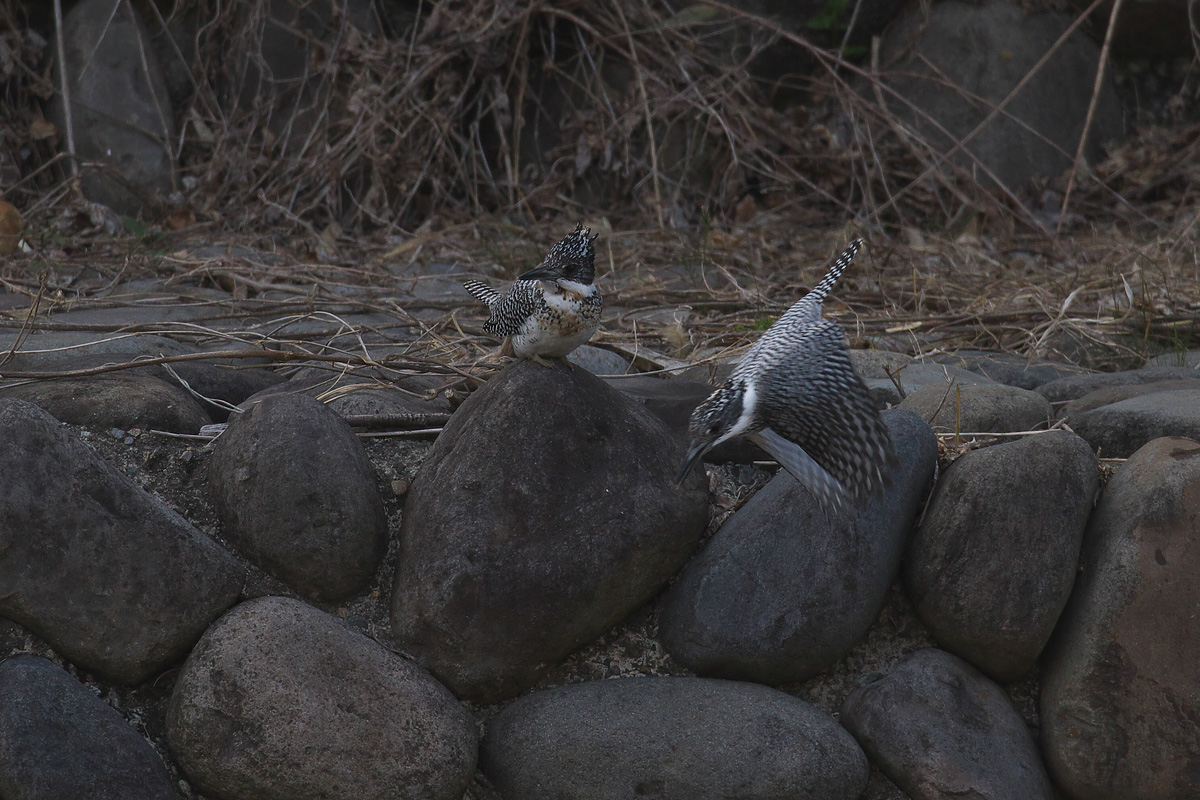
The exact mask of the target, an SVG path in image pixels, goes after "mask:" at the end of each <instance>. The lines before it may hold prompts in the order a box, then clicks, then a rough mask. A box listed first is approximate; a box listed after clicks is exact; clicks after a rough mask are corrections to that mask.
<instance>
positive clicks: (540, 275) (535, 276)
mask: <svg viewBox="0 0 1200 800" xmlns="http://www.w3.org/2000/svg"><path fill="white" fill-rule="evenodd" d="M559 277H562V276H561V275H559V273H558V271H557V270H555V269H552V268H551V267H547V266H546V265H545V264H543V265H542V266H540V267H534V268H533V269H531V270H529V272H526V273H523V274H521V275H518V276H517V280H519V281H552V280H554V279H555V278H559Z"/></svg>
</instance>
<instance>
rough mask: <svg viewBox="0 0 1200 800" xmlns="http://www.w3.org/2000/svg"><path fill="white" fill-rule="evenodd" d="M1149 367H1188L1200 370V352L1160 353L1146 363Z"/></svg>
mask: <svg viewBox="0 0 1200 800" xmlns="http://www.w3.org/2000/svg"><path fill="white" fill-rule="evenodd" d="M1146 366H1147V367H1187V368H1188V369H1200V350H1184V351H1178V352H1173V353H1159V354H1158V355H1156V356H1155V357H1154V358H1152V359H1150V360H1149V361H1147V362H1146Z"/></svg>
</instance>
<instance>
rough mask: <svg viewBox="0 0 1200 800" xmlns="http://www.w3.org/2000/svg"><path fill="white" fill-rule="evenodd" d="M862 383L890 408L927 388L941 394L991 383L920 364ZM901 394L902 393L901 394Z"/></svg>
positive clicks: (960, 371) (972, 375)
mask: <svg viewBox="0 0 1200 800" xmlns="http://www.w3.org/2000/svg"><path fill="white" fill-rule="evenodd" d="M851 352H854V351H851ZM863 382H864V383H865V384H866V385H867V388H868V389H870V390H871V393H872V394H873V395H874V396H875V397H876V399H878V400H880V401H885V402H886V403H889V404H891V405H899V404H900V402H901V401H902V400H903V399H904V398H905V397H907V396H908V395H910V394H914V393H915V392H919V391H921V390H922V389H925V388H927V387H940V388H941V390H942V391H943V392H945V391H947V390H950V391H953V389H952V387H954V386H968V385H973V384H978V383H988V384H990V383H995V381H993V380H992V379H991V378H987V377H984V376H983V375H980V374H978V373H975V372H971V371H969V370H965V369H961V368H959V367H954V366H950V365H947V364H925V363H921V362H913V363H910V364H902V365H901V366H899V367H897V368H896V369H894V370H892V377H891V378H888V377H880V378H865V379H864V380H863ZM897 383H899V385H900V386H899V388H897V386H896V384H897ZM901 390H903V394H902V393H901ZM881 407H883V406H881Z"/></svg>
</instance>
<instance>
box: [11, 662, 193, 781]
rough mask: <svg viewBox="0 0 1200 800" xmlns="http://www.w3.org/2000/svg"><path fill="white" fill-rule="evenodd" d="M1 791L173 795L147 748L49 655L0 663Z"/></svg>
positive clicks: (155, 757) (159, 763)
mask: <svg viewBox="0 0 1200 800" xmlns="http://www.w3.org/2000/svg"><path fill="white" fill-rule="evenodd" d="M0 795H2V796H3V797H4V798H5V800H64V798H76V797H78V798H84V797H86V798H88V800H175V799H176V798H178V797H179V792H178V791H177V790H176V788H175V787H174V786H173V785H172V784H171V781H170V779H168V777H167V769H166V767H164V766H163V762H162V759H161V758H159V756H158V753H156V752H154V748H153V747H151V746H150V743H149V742H147V741H146V740H145V739H144V738H142V736H141V735H140V734H138V732H137V731H136V730H134V728H133V727H132V726H131V725H130V724H129V723H128V722H126V721H125V719H124V718H123V717H122V716H121V715H120V714H119V713H117V711H116V710H115V709H114V708H113V707H112V706H110V705H109V704H108V703H105V702H104V701H103V700H101V699H100V698H99V697H97V696H96V695H95V693H94V692H92V690H90V689H88V688H87V687H85V686H84V685H83V684H82V683H80V682H79V681H77V680H75V679H74V678H72V677H71V675H70V674H69V673H67V672H66V671H65V670H63V669H61V668H60V667H57V666H55V665H54V664H53V663H52V662H50V661H47V660H46V659H44V658H39V657H37V656H28V655H19V656H14V657H12V658H9V659H8V660H6V661H5V662H4V663H3V664H0Z"/></svg>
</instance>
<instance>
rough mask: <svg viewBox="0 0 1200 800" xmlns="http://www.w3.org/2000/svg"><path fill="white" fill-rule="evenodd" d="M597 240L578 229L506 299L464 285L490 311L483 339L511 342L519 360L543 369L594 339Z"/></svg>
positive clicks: (475, 284)
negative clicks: (550, 361)
mask: <svg viewBox="0 0 1200 800" xmlns="http://www.w3.org/2000/svg"><path fill="white" fill-rule="evenodd" d="M595 240H596V237H595V236H593V235H592V232H591V230H590V229H588V228H585V227H584V226H583V224H582V223H580V224H579V225H577V226H576V227H575V230H574V232H573V233H571V234H570V235H569V236H567V237H566V238H565V239H563V240H562V241H560V242H559V243H558V244H556V245H554V247H552V248H551V249H550V252H549V253H547V254H546V258H545V260H544V261H543V262H542V263H541V265H540V266H538V267H536V268H534V269H531V270H529V271H528V272H526V273H524V274H522V275H520V276H518V278H517V280H516V282H515V283H513V285H512V286H511V287H509V289H508V291H506V292H503V293H501V292H497V291H496V290H495V289H493V288H491V287H490V286H488V285H487V284H486V283H483V282H482V281H467V282H466V283H464V284H463V287H464V288H465V289H466V290H467V291H468V292H470V293H471V294H472V295H474V296H475V298H476V299H477V300H479V301H480V302H481V303H483V304H484V305H486V306H487V307H488V309H489V310H490V311H491V315H490V316H489V317H488V320H487V322H485V323H483V331H484V333H487V334H489V335H491V336H495V337H497V338H499V339H505V340H507V341H508V342H510V343H511V346H512V352H513V354H514V355H516V356H517V358H528V359H532V360H533V361H537V362H539V363H541V364H544V365H548V362H547V361H546V360H545V359H546V358H565V357H566V356H567V354H568V353H570V352H571V351H572V350H574V349H575V348H577V347H579V346H580V345H581V344H584V343H585V342H587V341H588V340H589V339H591V338H592V335H593V334H594V333H595V332H596V329H597V328H599V327H600V312H601V310H602V309H603V307H604V300H603V298H602V297H601V295H600V290H599V289H598V288H597V287H596V283H595V279H596V265H595V262H596V253H595V250H594V248H593V246H592V243H593V242H594V241H595Z"/></svg>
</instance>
